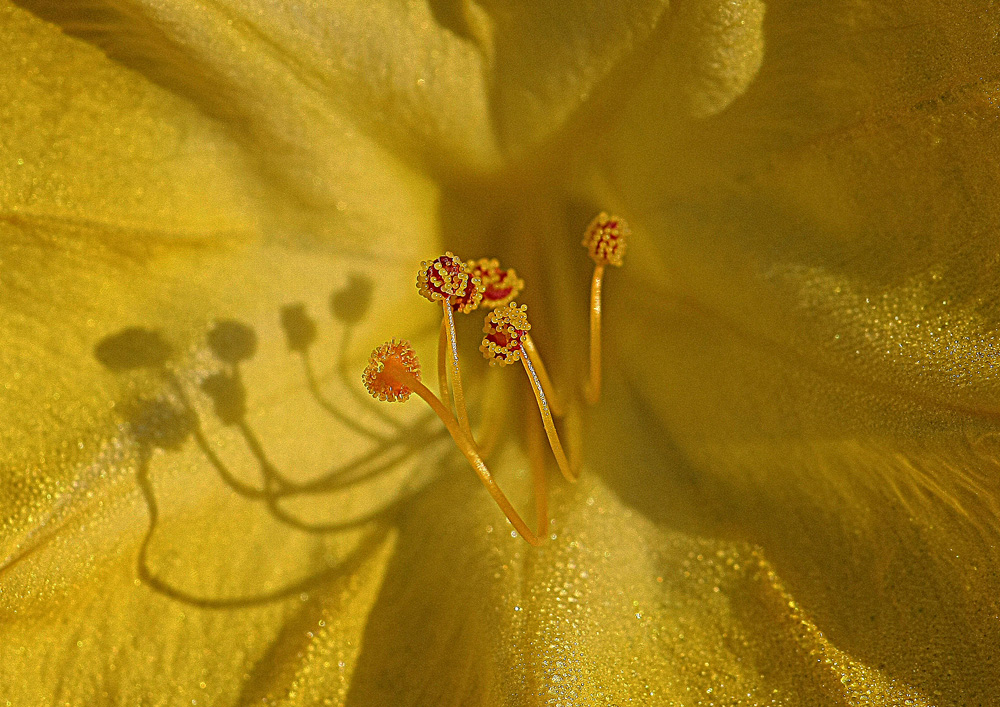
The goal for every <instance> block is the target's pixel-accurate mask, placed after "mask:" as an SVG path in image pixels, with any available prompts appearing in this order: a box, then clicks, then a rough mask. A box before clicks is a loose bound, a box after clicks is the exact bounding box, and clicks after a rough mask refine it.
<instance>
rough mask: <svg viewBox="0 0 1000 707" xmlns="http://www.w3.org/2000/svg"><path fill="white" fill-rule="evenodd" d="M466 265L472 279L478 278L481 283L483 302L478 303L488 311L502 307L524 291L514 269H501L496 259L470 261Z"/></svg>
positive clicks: (522, 281)
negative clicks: (470, 271)
mask: <svg viewBox="0 0 1000 707" xmlns="http://www.w3.org/2000/svg"><path fill="white" fill-rule="evenodd" d="M467 264H468V266H469V268H470V269H471V270H472V275H473V277H478V278H479V279H480V280H481V281H482V283H483V288H484V290H483V301H482V302H481V303H480V306H482V307H488V308H489V309H496V308H497V307H503V306H504V305H505V304H508V303H509V302H510V301H511V300H513V299H514V298H515V297H517V296H518V295H519V294H521V290H523V289H524V280H522V279H521V278H519V277H518V276H517V273H516V272H514V268H509V269H507V270H505V269H503V268H501V267H500V261H499V260H497V259H496V258H480V259H479V260H470V261H469V262H468V263H467Z"/></svg>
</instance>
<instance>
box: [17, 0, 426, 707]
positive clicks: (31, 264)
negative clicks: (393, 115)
mask: <svg viewBox="0 0 1000 707" xmlns="http://www.w3.org/2000/svg"><path fill="white" fill-rule="evenodd" d="M0 44H2V45H3V46H4V51H3V53H2V54H0V62H3V64H2V71H0V77H2V78H0V85H2V86H3V93H4V95H5V96H6V99H5V103H4V106H3V107H2V108H0V112H2V119H3V123H4V125H5V130H4V132H3V135H0V145H2V149H0V151H2V153H3V154H4V155H5V156H7V157H5V159H4V160H2V161H0V184H2V185H3V186H2V187H0V190H2V199H3V212H2V214H0V232H2V237H0V241H2V245H0V259H2V263H3V265H2V276H0V292H2V296H0V341H2V345H0V351H2V353H0V357H2V370H3V372H4V373H3V376H4V378H3V381H4V399H3V406H2V408H0V429H2V430H3V439H4V444H3V445H2V448H0V455H2V465H3V468H4V469H6V470H7V471H5V473H4V474H3V475H0V518H2V521H0V523H2V525H0V529H2V532H0V615H2V616H3V620H2V621H0V626H2V627H0V646H2V648H0V684H2V685H3V690H2V693H3V698H4V699H5V700H9V701H10V702H11V704H63V703H69V704H81V703H89V704H127V703H131V704H135V703H137V702H142V703H144V704H177V702H178V701H183V702H185V703H190V701H191V700H196V701H203V702H205V703H209V704H219V703H220V702H225V701H228V702H229V703H233V702H235V701H236V700H237V698H238V697H239V695H240V693H241V692H244V694H245V696H246V699H252V698H253V696H254V695H255V694H258V693H260V692H263V693H268V692H269V691H270V689H271V688H270V686H271V685H273V684H275V682H278V683H279V684H280V683H281V681H280V676H281V675H282V674H284V673H282V671H283V670H284V669H285V668H284V667H283V666H284V665H285V664H286V662H288V661H291V660H295V661H297V660H298V653H299V647H300V645H301V635H302V634H303V633H304V632H309V631H312V632H314V633H315V634H317V635H329V636H333V637H335V639H334V644H335V646H336V649H335V650H333V651H332V652H330V653H329V654H325V655H323V656H320V655H318V654H317V655H316V656H315V659H316V660H319V661H320V664H321V666H322V670H323V671H324V672H323V678H322V689H323V690H324V691H326V692H328V693H329V694H336V693H337V691H338V690H340V691H342V690H344V689H346V685H347V683H348V680H349V677H350V674H351V671H352V669H353V664H354V656H355V654H356V651H357V646H358V643H357V638H358V637H359V635H360V631H361V630H362V629H363V625H364V620H365V617H366V615H367V610H368V608H369V607H370V605H371V602H372V601H373V600H374V597H375V595H376V592H377V590H378V587H379V581H380V576H381V572H382V569H381V568H382V566H383V565H384V562H385V560H386V559H387V558H388V556H389V552H390V551H391V547H392V542H393V533H392V530H391V524H390V520H391V518H392V515H393V513H394V512H395V509H396V505H397V502H398V501H399V500H400V498H401V497H400V495H399V494H401V493H409V492H411V491H412V487H413V486H419V484H420V483H421V482H422V478H423V477H422V476H421V474H420V473H419V471H415V470H414V469H415V468H417V469H419V468H420V467H423V466H426V465H425V464H421V463H420V458H421V457H420V455H421V454H424V453H425V449H426V444H428V443H432V442H433V441H434V439H433V438H430V439H428V438H427V437H424V436H421V437H420V440H421V441H420V444H398V443H397V442H399V439H400V438H401V437H405V439H406V440H407V441H408V442H412V439H411V438H412V437H413V436H414V434H413V432H412V428H410V427H408V425H409V424H410V423H411V422H413V421H415V420H418V416H417V415H416V414H415V411H412V410H401V411H399V412H398V413H397V414H396V417H394V418H392V420H393V421H387V420H386V419H385V418H384V417H379V416H378V414H376V413H373V412H372V411H370V410H369V409H368V408H365V407H362V404H361V403H359V402H358V401H357V400H356V398H355V395H354V394H355V393H357V394H360V391H359V388H360V384H359V380H358V377H357V376H348V375H347V374H348V373H351V372H352V371H354V372H356V371H358V370H360V365H359V361H362V360H363V357H364V355H365V354H366V352H367V351H368V350H369V349H370V347H371V344H372V342H373V340H375V339H376V338H377V337H379V336H381V333H382V331H383V330H384V327H385V324H384V322H386V321H389V320H393V321H397V322H399V324H398V327H397V330H396V332H395V333H397V335H401V336H417V337H419V336H420V334H421V332H422V331H423V330H424V328H425V327H427V326H429V327H430V328H431V329H433V325H434V314H435V313H434V312H428V313H427V316H428V319H425V317H424V314H423V312H424V310H423V309H421V310H412V311H411V310H407V309H406V306H405V304H404V305H403V306H400V302H404V303H405V302H406V301H407V300H406V299H404V298H403V295H402V293H403V292H406V293H407V294H410V293H411V292H412V287H413V286H412V282H411V279H412V266H413V263H414V262H416V261H418V260H419V258H420V257H422V256H423V255H424V254H425V252H426V250H427V249H428V248H430V247H433V246H432V245H431V244H432V242H433V234H434V227H433V221H432V215H433V211H434V203H435V198H436V197H435V193H436V190H435V188H434V187H433V185H431V184H430V183H429V182H428V181H427V180H426V179H424V178H422V177H419V176H417V175H415V174H413V173H412V172H410V171H408V170H407V169H406V168H405V167H403V166H401V164H400V163H399V162H398V161H397V160H395V159H393V158H392V157H390V156H388V155H387V154H386V153H385V152H384V151H383V150H381V149H380V148H379V147H377V146H376V145H373V144H372V143H370V142H367V141H364V140H361V139H358V138H345V139H344V141H343V142H342V143H341V144H340V150H341V154H340V158H341V159H343V160H344V161H345V162H347V161H354V162H355V163H356V164H358V165H363V166H364V167H363V168H361V167H356V168H355V169H354V170H353V171H347V172H341V173H337V174H336V175H335V176H337V178H338V183H341V184H344V185H350V184H352V183H353V184H354V187H353V188H354V189H355V193H357V192H358V191H360V190H361V189H362V185H360V184H358V183H357V182H356V181H355V182H351V179H355V180H364V183H363V190H364V191H365V193H366V194H367V195H368V196H369V197H370V198H371V201H368V202H366V204H365V206H366V208H365V210H364V211H361V210H360V209H358V208H357V204H353V205H352V207H351V208H348V207H345V208H344V210H343V211H341V210H339V209H337V208H336V206H334V207H333V208H332V209H331V210H330V211H329V212H326V211H324V210H323V209H322V208H319V207H313V208H310V209H308V210H306V209H303V208H302V205H301V203H297V202H295V201H294V200H290V199H289V198H288V194H287V192H286V191H285V190H283V189H280V188H276V187H275V185H274V184H273V183H272V182H270V181H268V180H267V179H266V178H263V179H262V178H260V172H259V171H258V170H257V169H255V168H254V167H253V165H252V164H251V160H250V159H248V158H247V157H246V156H245V155H246V153H245V152H244V150H243V149H242V148H241V146H240V145H239V143H237V142H234V141H233V139H232V137H231V135H230V134H229V133H228V132H227V130H226V129H225V128H223V127H222V126H221V125H220V124H219V123H217V122H216V121H215V120H213V119H211V118H209V117H207V116H206V115H205V114H204V113H202V112H201V111H199V110H198V109H197V108H196V107H194V106H192V105H191V104H189V103H187V102H186V101H184V100H182V99H179V98H178V97H176V96H174V95H171V94H170V93H168V92H166V91H164V90H163V89H161V88H158V87H156V86H154V85H152V84H150V83H149V82H148V81H147V80H146V79H145V78H143V77H142V76H141V75H139V74H136V73H135V72H132V71H130V70H127V69H125V68H123V67H121V66H120V65H118V64H115V63H113V62H112V61H110V60H109V59H108V58H107V57H106V56H104V55H103V54H102V53H101V52H100V51H98V50H96V49H95V48H93V47H91V46H88V45H86V44H84V43H82V42H80V41H78V40H74V39H70V38H68V37H66V36H65V35H63V34H62V33H60V32H59V31H58V29H56V28H55V27H53V26H50V25H47V24H45V23H43V22H41V21H40V20H38V19H37V18H36V17H34V16H32V15H30V14H28V13H26V12H24V11H22V10H19V9H13V8H11V7H8V6H5V7H3V8H0ZM338 214H339V219H338V218H336V217H335V216H336V215H338ZM324 221H326V222H327V223H325V224H324V225H323V227H322V228H321V227H319V224H320V223H321V222H324ZM347 224H351V226H353V228H350V229H349V228H348V227H347ZM305 226H309V227H310V228H309V230H304V229H305ZM375 227H377V228H375ZM369 228H371V230H369ZM354 229H357V230H354ZM396 238H399V239H400V240H399V241H398V242H397V241H396V240H395V239H396ZM390 243H391V244H392V247H391V249H390V248H389V247H388V245H389V244H390ZM359 283H360V284H359ZM331 295H334V300H335V302H336V303H337V307H335V308H334V310H333V313H334V314H336V315H337V316H340V314H339V313H342V312H343V311H344V307H345V306H348V305H350V306H349V307H348V308H349V310H350V311H351V321H350V322H348V321H346V320H344V319H343V318H341V319H339V320H338V319H337V318H334V319H333V320H331V318H330V316H331V315H330V309H329V302H330V298H331ZM369 298H370V302H366V300H368V299H369ZM416 300H417V298H416V297H414V298H413V299H412V300H410V301H414V302H415V301H416ZM296 304H299V305H301V306H302V311H303V312H305V313H306V314H308V316H311V317H313V318H314V319H315V320H316V322H318V326H317V337H316V339H315V341H314V343H313V345H312V348H311V350H310V352H311V355H312V364H313V367H314V368H313V371H314V376H315V381H316V383H315V386H314V387H315V390H312V389H311V388H310V386H309V384H308V380H309V378H308V376H307V373H306V372H305V371H304V369H303V366H302V361H301V360H300V359H301V356H300V355H299V354H298V353H296V352H294V351H289V350H288V346H287V345H286V342H285V335H284V332H283V330H282V326H281V322H282V319H281V311H282V307H283V306H285V305H296ZM219 320H222V321H228V322H230V323H229V327H230V331H233V330H234V327H235V330H236V331H237V332H238V333H239V332H242V334H240V335H241V336H243V337H244V339H245V337H246V330H245V329H241V328H240V327H241V326H244V325H245V326H248V327H250V330H249V331H251V332H252V337H253V344H252V345H246V342H244V344H243V345H242V346H241V347H240V349H239V354H238V355H237V356H235V357H229V356H228V354H225V352H222V353H220V352H221V351H222V349H220V346H222V347H224V346H225V345H226V344H225V341H223V342H222V343H221V344H220V342H219V339H218V337H215V338H214V339H213V337H212V336H211V335H210V334H209V332H211V331H212V330H213V328H214V327H216V326H217V324H216V322H217V321H219ZM233 320H238V321H239V322H240V323H241V324H239V325H237V324H236V323H234V321H233ZM225 338H226V337H223V339H225ZM229 338H230V339H231V338H232V337H229ZM213 349H214V353H213ZM247 356H251V357H250V358H249V360H246V359H247ZM227 357H228V360H230V361H232V360H239V361H240V370H239V374H240V375H239V379H238V386H237V388H238V389H242V390H243V393H244V395H245V400H244V401H243V402H242V405H244V406H245V414H242V415H241V416H240V420H239V424H234V425H229V426H225V425H223V424H222V423H221V422H220V420H219V419H218V417H217V415H216V412H217V411H218V410H219V404H218V401H213V400H212V399H211V397H210V395H209V393H210V392H211V390H210V386H207V385H205V384H206V383H207V381H209V380H212V379H213V378H212V377H213V376H218V375H220V374H223V373H227V371H228V370H229V369H227V364H226V360H227ZM342 370H343V371H346V373H345V374H344V377H343V378H344V379H343V380H341V378H342V376H341V371H342ZM215 380H218V379H215ZM213 402H215V405H213ZM324 405H325V406H326V407H324ZM236 409H240V410H241V409H243V408H240V407H239V406H237V408H236ZM345 410H348V411H350V413H351V414H350V415H347V414H345V412H344V411H345ZM335 413H339V414H335ZM383 415H384V413H383ZM195 422H196V423H197V426H196V427H195V426H193V425H194V424H195ZM400 426H401V427H400ZM373 431H374V432H373ZM381 438H386V439H387V440H389V442H390V443H391V444H394V446H393V447H392V449H394V450H395V452H396V454H397V456H396V457H395V458H394V459H395V461H393V462H392V463H391V464H388V465H387V470H386V471H378V470H377V469H376V468H375V467H376V465H375V464H368V466H358V465H356V464H352V462H354V461H356V459H357V458H358V457H357V456H353V457H352V456H349V455H347V454H345V450H347V451H350V452H351V453H352V454H356V455H358V456H361V455H364V454H366V453H368V452H372V451H374V450H377V449H378V448H379V447H380V445H381V442H379V440H380V439H381ZM252 441H256V442H259V444H260V449H257V448H256V447H255V446H253V444H252ZM255 455H256V456H255ZM384 460H385V456H384V454H383V455H381V456H379V457H378V458H377V459H376V461H384ZM338 465H339V466H338ZM271 467H273V469H271ZM331 467H332V468H331ZM341 467H343V468H341ZM373 469H375V470H374V471H373ZM265 472H267V473H270V474H272V476H273V475H275V474H282V475H285V476H286V478H287V479H288V480H290V482H291V483H299V484H306V483H309V482H314V483H315V484H319V485H317V486H314V487H309V489H308V490H309V491H310V492H309V493H301V494H295V495H291V494H286V495H285V496H283V497H281V498H280V499H278V500H277V501H275V502H274V503H273V507H272V506H269V505H268V503H267V501H268V499H269V498H270V497H269V496H268V495H267V494H264V493H263V491H264V490H266V489H268V487H267V486H266V485H265V482H264V479H265V478H267V473H265ZM365 472H371V473H370V474H368V476H367V480H366V481H365V482H364V483H361V480H362V479H363V478H364V473H365ZM349 479H354V480H355V482H354V483H353V484H349V485H344V486H341V487H338V486H337V483H335V482H346V481H348V480H349ZM319 482H323V483H322V484H320V483H319ZM271 483H272V486H273V485H274V484H276V483H277V482H276V481H274V480H273V479H272V480H271ZM406 484H410V486H407V485H406ZM288 487H289V484H288V483H286V486H285V489H286V490H287V488H288ZM272 495H273V494H272ZM369 516H372V518H371V519H369ZM335 522H346V523H347V524H348V525H347V527H344V528H337V529H330V528H327V527H326V526H328V525H329V524H331V523H335ZM317 526H318V527H317ZM328 663H329V665H327V664H328Z"/></svg>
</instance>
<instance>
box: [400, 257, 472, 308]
mask: <svg viewBox="0 0 1000 707" xmlns="http://www.w3.org/2000/svg"><path fill="white" fill-rule="evenodd" d="M485 289H486V288H485V287H484V286H483V283H482V280H481V279H480V278H478V277H476V276H475V275H473V273H472V269H471V268H470V267H469V266H468V265H467V264H466V263H464V262H462V261H461V260H459V259H458V258H456V257H455V255H454V254H452V253H451V252H448V253H445V254H444V255H442V256H440V257H438V258H435V259H434V260H425V261H423V262H422V263H421V264H420V272H418V273H417V290H418V291H419V292H420V294H421V295H423V296H424V297H426V298H427V299H429V300H430V301H431V302H437V301H440V300H444V299H449V300H450V301H451V305H452V309H453V310H454V311H456V312H462V313H463V314H468V313H469V312H471V311H472V310H474V309H476V308H477V307H478V306H479V303H480V302H481V301H482V299H483V291H484V290H485Z"/></svg>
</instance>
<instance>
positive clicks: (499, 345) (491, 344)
mask: <svg viewBox="0 0 1000 707" xmlns="http://www.w3.org/2000/svg"><path fill="white" fill-rule="evenodd" d="M530 329H531V324H529V323H528V305H526V304H522V305H521V306H520V307H518V306H517V304H516V303H515V302H511V303H510V304H508V305H507V306H506V307H500V308H499V309H494V310H493V311H492V312H490V313H489V314H488V315H486V323H485V325H484V326H483V333H484V334H485V336H484V337H483V342H482V344H481V345H480V346H479V350H480V351H482V353H483V356H485V357H486V358H487V359H489V361H490V364H491V365H499V366H508V365H510V364H512V363H517V362H518V361H520V362H521V363H522V364H523V365H524V370H525V372H526V373H527V374H528V381H529V382H530V383H531V389H532V391H533V392H534V393H535V400H536V402H537V403H538V412H539V413H540V414H541V416H542V424H543V426H544V427H545V434H546V436H547V437H548V438H549V446H550V447H551V448H552V454H553V455H554V456H555V458H556V463H557V464H558V465H559V471H561V472H562V474H563V476H565V477H566V479H567V480H569V481H576V479H577V476H578V474H577V473H576V471H575V470H574V469H573V468H571V466H570V463H569V460H567V458H566V453H565V452H564V451H563V447H562V443H561V442H560V441H559V433H558V432H557V431H556V425H555V421H554V420H553V419H552V415H553V412H552V407H551V402H550V400H551V399H552V392H551V391H552V384H551V382H550V381H549V377H548V374H547V373H546V372H545V366H544V365H543V364H542V358H541V356H540V355H539V354H538V349H537V348H535V346H534V342H533V341H531V336H530V334H528V331H529V330H530Z"/></svg>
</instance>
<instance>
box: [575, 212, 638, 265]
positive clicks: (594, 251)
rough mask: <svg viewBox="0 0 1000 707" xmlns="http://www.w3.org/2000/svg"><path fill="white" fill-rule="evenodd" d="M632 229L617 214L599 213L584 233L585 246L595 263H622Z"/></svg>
mask: <svg viewBox="0 0 1000 707" xmlns="http://www.w3.org/2000/svg"><path fill="white" fill-rule="evenodd" d="M629 233H630V230H629V227H628V224H627V223H625V221H624V220H622V219H620V218H618V217H617V216H608V215H607V214H606V213H604V212H603V211H602V212H601V213H599V214H598V215H597V216H596V217H595V218H594V220H593V221H591V222H590V225H589V226H587V230H586V232H585V233H584V234H583V246H584V247H585V248H586V249H587V252H588V253H590V257H591V258H593V259H594V262H595V263H598V264H605V265H618V266H620V265H621V264H622V258H624V257H625V246H626V242H627V239H628V236H629Z"/></svg>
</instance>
